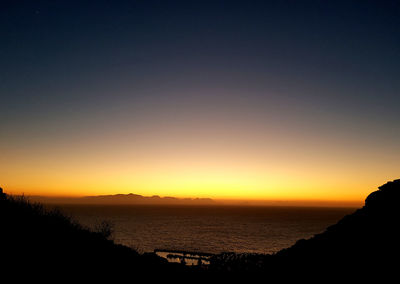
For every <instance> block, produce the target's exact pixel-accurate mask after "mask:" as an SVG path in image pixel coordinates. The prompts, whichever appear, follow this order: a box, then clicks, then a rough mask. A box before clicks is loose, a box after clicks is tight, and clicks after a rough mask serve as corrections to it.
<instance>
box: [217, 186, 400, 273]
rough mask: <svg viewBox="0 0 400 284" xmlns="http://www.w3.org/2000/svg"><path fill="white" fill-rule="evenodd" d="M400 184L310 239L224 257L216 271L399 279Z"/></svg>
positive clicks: (384, 189)
mask: <svg viewBox="0 0 400 284" xmlns="http://www.w3.org/2000/svg"><path fill="white" fill-rule="evenodd" d="M399 203H400V180H394V181H392V182H388V183H386V184H384V185H382V186H380V187H379V190H378V191H375V192H373V193H371V194H370V195H369V196H368V197H367V199H366V200H365V206H364V207H362V208H361V209H358V210H356V211H355V212H354V213H353V214H350V215H347V216H345V217H344V218H343V219H342V220H340V221H339V222H338V223H337V224H335V225H332V226H330V227H328V228H327V229H326V231H325V232H323V233H321V234H317V235H315V236H314V237H312V238H310V239H308V240H303V239H302V240H299V241H297V242H296V244H295V245H293V246H292V247H290V248H287V249H283V250H281V251H279V252H278V253H276V254H274V255H246V254H244V255H235V254H222V255H220V256H218V257H216V259H215V261H214V263H213V265H214V266H213V267H212V269H214V270H215V271H225V272H226V271H234V272H241V273H246V272H253V273H254V272H258V273H263V274H264V273H267V274H268V275H270V276H276V277H291V278H292V277H305V278H307V279H310V278H313V277H320V276H321V275H324V278H322V279H326V276H327V275H328V276H329V277H330V278H335V277H338V278H341V277H344V278H346V277H353V278H368V277H372V276H379V275H381V276H382V277H383V276H388V275H396V273H397V269H398V264H399V262H398V256H399V253H400V233H399V232H400V218H399V217H400V206H399Z"/></svg>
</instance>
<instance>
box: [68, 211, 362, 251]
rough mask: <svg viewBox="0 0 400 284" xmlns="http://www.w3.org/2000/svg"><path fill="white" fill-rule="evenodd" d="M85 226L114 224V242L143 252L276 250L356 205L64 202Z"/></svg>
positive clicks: (311, 232)
mask: <svg viewBox="0 0 400 284" xmlns="http://www.w3.org/2000/svg"><path fill="white" fill-rule="evenodd" d="M61 209H62V210H63V211H64V212H66V213H67V214H69V215H71V216H72V217H73V218H74V219H75V220H77V221H79V222H80V223H82V224H83V225H85V226H88V227H94V226H95V225H96V224H98V223H99V222H101V221H102V220H107V221H109V222H111V223H112V224H113V225H114V230H115V233H114V240H115V241H116V242H117V243H121V244H124V245H128V246H131V247H134V248H136V249H138V250H139V251H141V252H149V251H153V250H154V249H168V250H172V249H175V250H187V251H199V252H209V253H219V252H239V253H240V252H254V253H273V252H276V251H278V250H280V249H282V248H286V247H289V246H291V245H293V244H294V243H295V242H296V240H298V239H300V238H309V237H311V236H313V235H314V234H316V233H320V232H322V231H324V230H325V228H326V227H328V226H329V225H332V224H334V223H336V222H337V221H338V220H339V219H341V218H342V217H343V216H345V215H346V214H349V213H351V212H353V211H354V210H355V209H351V208H304V207H303V208H298V207H239V206H195V207H193V206H148V205H147V206H116V205H85V206H84V205H63V206H61Z"/></svg>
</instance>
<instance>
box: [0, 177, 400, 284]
mask: <svg viewBox="0 0 400 284" xmlns="http://www.w3.org/2000/svg"><path fill="white" fill-rule="evenodd" d="M399 197H400V180H395V181H393V182H388V183H386V184H385V185H382V186H381V187H379V190H378V191H375V192H373V193H371V194H370V195H369V196H368V197H367V199H366V201H365V206H364V207H363V208H361V209H358V210H357V211H355V212H354V213H353V214H350V215H347V216H345V217H344V218H343V219H342V220H340V221H339V222H338V223H337V224H335V225H333V226H330V227H329V228H327V229H326V231H325V232H323V233H321V234H318V235H315V236H314V237H312V238H310V239H308V240H299V241H298V242H297V243H296V244H295V245H293V246H292V247H290V248H287V249H283V250H281V251H279V252H278V253H276V254H273V255H260V254H233V253H231V254H220V255H215V256H213V257H211V260H210V265H209V266H208V267H187V266H184V265H181V264H171V263H168V262H166V261H165V260H164V259H162V258H159V257H157V256H156V255H154V254H139V253H137V252H136V251H134V250H132V249H130V248H128V247H126V246H123V245H117V244H115V243H114V242H113V241H111V240H109V239H107V236H108V234H109V231H108V229H107V227H105V228H104V227H103V230H99V231H97V232H94V231H90V230H88V229H85V228H83V227H82V226H81V225H79V224H77V223H75V222H73V221H71V219H70V218H68V217H65V216H64V215H63V214H61V213H60V212H59V211H56V210H52V211H48V210H45V209H44V207H43V206H42V205H40V204H32V203H29V202H27V201H26V200H25V199H23V198H14V197H10V196H8V195H6V194H3V193H2V192H0V229H1V234H0V249H1V258H2V261H3V262H4V263H5V264H2V268H3V270H2V273H3V275H4V273H7V272H10V271H12V269H15V268H17V269H18V270H22V271H27V270H28V269H29V270H31V271H33V272H34V273H36V277H38V278H43V277H44V276H49V275H53V274H55V275H58V276H59V275H64V277H65V275H70V276H71V275H72V276H73V275H75V276H77V275H79V277H82V275H86V276H89V277H92V278H94V279H95V278H99V279H104V278H103V277H112V278H113V279H115V278H118V277H122V276H123V277H130V279H132V280H135V279H136V280H137V279H138V278H137V277H139V276H140V275H141V277H142V276H143V275H145V276H146V279H147V280H151V279H155V278H164V279H167V278H168V277H174V279H179V277H183V278H185V277H189V278H188V279H191V280H192V281H193V280H194V279H197V280H199V279H206V280H208V281H212V280H215V281H216V280H217V279H219V277H223V278H224V279H225V280H226V279H227V278H231V279H233V278H232V277H237V276H239V275H240V276H245V277H248V278H249V277H251V276H255V275H258V276H260V275H263V277H264V278H265V279H270V280H272V279H275V278H278V279H285V278H291V279H294V278H295V279H307V280H310V281H311V280H323V281H325V282H327V281H328V280H332V279H336V280H343V279H349V277H351V278H352V279H366V278H370V277H372V276H378V277H380V278H382V277H384V276H392V275H393V276H396V277H397V275H396V271H397V266H398V261H397V257H398V256H399V252H400V249H399V248H400V238H399V236H400V235H399V233H398V231H399V216H400V213H399V200H400V198H399ZM37 273H39V274H37ZM34 276H35V274H30V275H29V277H30V278H34ZM177 277H178V278H177ZM183 278H182V279H183ZM130 282H132V281H130ZM133 282H134V281H133Z"/></svg>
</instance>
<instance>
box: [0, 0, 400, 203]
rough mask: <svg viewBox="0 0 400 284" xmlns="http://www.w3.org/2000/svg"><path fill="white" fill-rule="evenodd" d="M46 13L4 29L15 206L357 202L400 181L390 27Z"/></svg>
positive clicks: (204, 11)
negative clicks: (19, 202)
mask: <svg viewBox="0 0 400 284" xmlns="http://www.w3.org/2000/svg"><path fill="white" fill-rule="evenodd" d="M32 5H33V4H32ZM127 5H128V4H127ZM180 5H181V4H180ZM43 6H44V7H41V6H40V5H39V6H38V7H36V6H32V7H30V8H29V7H28V8H26V9H25V10H24V11H22V12H18V11H19V10H18V7H13V6H12V7H10V8H9V11H8V12H6V13H4V17H3V20H4V24H2V26H3V28H6V30H4V29H3V33H2V38H3V42H5V44H4V46H3V47H2V52H1V55H0V56H1V57H0V59H1V60H0V61H1V62H2V66H3V67H2V71H1V76H0V78H2V81H1V82H2V83H1V85H0V95H1V98H2V100H1V108H2V110H1V113H0V151H1V154H0V183H1V184H0V185H1V186H2V187H3V188H4V189H5V190H6V191H7V192H10V193H16V194H22V193H24V194H26V195H51V196H85V195H98V194H116V193H136V194H141V195H146V196H151V195H160V196H176V197H210V198H216V199H255V200H328V201H356V202H361V201H362V200H363V199H364V198H365V196H366V194H367V193H369V192H371V190H373V189H375V188H376V187H377V186H379V185H381V184H383V183H384V182H385V181H387V180H393V179H395V178H397V177H398V174H399V170H400V166H399V162H398V161H399V160H400V151H399V145H400V131H399V121H400V117H399V113H400V112H399V109H398V106H399V103H400V101H399V95H398V90H399V87H400V85H399V80H398V68H397V67H398V63H399V56H398V38H396V37H395V36H393V34H392V33H389V32H388V33H385V32H384V31H386V30H390V29H392V28H393V26H396V25H394V24H393V26H392V25H391V24H387V25H388V26H385V27H383V25H384V24H385V23H390V21H389V20H387V19H391V18H390V16H385V21H386V20H387V22H385V21H384V23H383V22H382V21H381V19H380V18H379V15H380V14H379V13H377V14H376V13H375V12H374V11H375V10H374V9H371V10H366V11H364V12H363V13H364V14H365V16H360V18H357V19H354V18H353V17H350V16H349V15H351V14H349V15H348V14H347V12H348V11H347V10H346V9H339V8H338V10H337V11H336V12H337V13H339V14H340V15H341V16H340V17H339V18H340V19H341V21H340V23H342V21H343V22H345V23H344V24H343V26H344V27H346V23H347V25H348V26H351V27H352V30H351V31H349V30H348V29H347V28H343V27H342V26H341V25H339V22H336V21H331V20H330V18H329V17H326V16H325V14H324V13H327V15H330V13H331V11H330V10H329V9H328V10H329V11H328V10H326V11H325V10H323V9H322V8H321V11H319V10H318V12H315V11H313V10H310V9H308V8H307V7H299V8H298V10H297V11H300V12H296V13H298V14H299V15H301V17H297V16H296V15H297V14H295V12H294V11H296V10H293V11H292V12H290V11H291V10H290V11H289V12H285V13H283V12H282V13H279V11H280V10H279V9H278V8H279V7H278V8H276V7H275V6H274V7H272V8H271V7H262V9H261V8H257V5H256V4H254V7H253V6H249V7H247V6H246V7H245V11H246V16H244V14H242V7H241V6H235V5H234V4H232V7H231V8H230V9H231V10H229V9H228V10H229V11H230V12H229V13H232V14H221V13H222V12H221V11H225V7H223V6H221V7H219V6H218V7H217V6H216V7H214V8H215V11H214V10H213V11H209V9H208V8H205V7H203V6H202V5H201V4H200V3H197V4H196V5H195V6H196V7H197V6H199V7H197V8H193V7H191V6H190V7H189V6H188V7H186V5H183V4H182V5H181V6H179V7H178V8H179V9H178V8H177V7H175V8H174V7H172V6H173V5H172V6H168V7H167V8H168V9H166V7H164V6H163V4H160V5H159V6H157V5H155V6H154V7H153V6H151V7H147V6H146V5H144V4H143V5H142V4H137V5H136V6H135V7H134V9H133V8H132V9H127V8H124V7H122V6H123V5H122V4H121V7H119V6H118V5H117V7H115V9H116V11H114V10H111V11H108V10H99V11H97V10H96V11H97V12H96V13H97V14H93V13H92V10H91V9H92V8H91V7H86V6H84V7H83V8H81V9H79V10H78V9H74V8H73V5H72V4H71V5H70V4H68V5H67V4H65V6H66V7H64V8H59V9H57V11H65V13H64V12H62V13H61V14H60V15H58V16H57V17H54V16H51V15H54V14H52V13H54V11H53V8H52V6H51V5H43ZM86 8H87V9H86ZM275 8H276V9H278V11H275V12H274V9H275ZM180 9H182V10H180ZM185 9H187V10H185ZM324 9H325V8H324ZM117 10H118V11H117ZM183 11H185V12H183ZM282 11H283V10H282ZM285 11H286V10H285ZM17 12H18V13H21V16H15V15H20V14H18V13H17ZM350 12H351V11H350ZM350 12H349V13H350ZM13 13H14V14H13ZM332 13H333V12H332ZM363 13H360V15H364V14H363ZM388 13H389V12H388ZM342 14H343V15H342ZM9 15H10V16H9ZM13 15H14V16H13ZM71 15H73V16H71ZM93 15H96V16H93ZM187 15H191V16H190V17H188V16H187ZM390 15H391V14H390ZM388 17H389V18H388ZM20 18H21V19H23V21H22V22H21V23H19V22H18V24H17V23H16V21H17V20H16V19H20ZM237 18H240V19H241V20H240V21H237ZM265 19H268V21H266V20H265ZM393 19H396V18H395V17H393ZM393 21H394V20H393ZM286 22H290V23H291V24H290V25H286V24H285V23H286ZM375 22H376V23H379V25H382V26H379V25H378V27H377V26H376V25H375V24H374V23H375ZM275 27H279V29H277V28H275ZM43 30H44V31H45V32H43ZM365 31H367V32H365ZM42 34H43V35H42ZM337 38H340V39H341V41H340V42H338V41H337ZM376 38H379V40H375V39H376ZM21 43H23V44H21ZM377 70H378V71H377Z"/></svg>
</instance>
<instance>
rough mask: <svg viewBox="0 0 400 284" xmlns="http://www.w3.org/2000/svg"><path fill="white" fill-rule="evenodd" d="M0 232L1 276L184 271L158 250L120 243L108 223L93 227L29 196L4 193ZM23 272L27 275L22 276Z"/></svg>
mask: <svg viewBox="0 0 400 284" xmlns="http://www.w3.org/2000/svg"><path fill="white" fill-rule="evenodd" d="M0 232H1V234H0V252H1V268H0V270H1V271H2V275H3V276H2V277H4V275H7V273H9V274H10V275H11V276H12V277H15V276H16V275H18V277H23V276H24V277H25V276H27V275H29V277H28V278H29V279H45V278H47V277H50V276H52V277H53V276H54V275H64V276H68V275H69V276H71V277H78V276H79V277H82V276H86V277H89V278H91V279H102V278H103V277H112V278H118V277H125V276H127V274H129V275H131V274H132V273H133V274H134V275H135V277H137V276H138V275H141V274H146V275H147V274H148V277H149V279H151V277H152V274H151V272H152V271H157V272H158V273H161V274H162V273H173V272H175V271H181V269H183V268H182V266H180V265H171V264H169V263H167V261H166V260H165V259H162V258H159V257H157V256H156V255H155V254H139V253H137V252H136V251H135V250H133V249H131V248H129V247H126V246H123V245H117V244H115V243H114V242H113V241H112V240H110V239H108V236H109V235H110V228H109V227H108V226H107V224H105V225H103V226H100V227H99V228H98V231H91V230H89V229H86V228H84V227H82V226H81V225H80V224H78V223H76V222H74V221H73V220H72V219H71V218H69V217H67V216H65V215H63V214H62V213H61V212H60V211H58V210H56V209H54V210H48V209H45V207H43V206H42V205H41V204H39V203H31V202H28V201H27V200H26V199H25V198H24V197H13V196H9V195H6V194H1V196H0ZM19 270H21V271H24V273H23V274H18V273H17V271H19ZM153 276H156V275H153ZM54 279H57V278H54ZM58 280H59V279H58Z"/></svg>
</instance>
